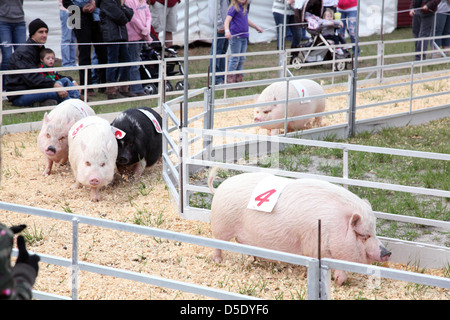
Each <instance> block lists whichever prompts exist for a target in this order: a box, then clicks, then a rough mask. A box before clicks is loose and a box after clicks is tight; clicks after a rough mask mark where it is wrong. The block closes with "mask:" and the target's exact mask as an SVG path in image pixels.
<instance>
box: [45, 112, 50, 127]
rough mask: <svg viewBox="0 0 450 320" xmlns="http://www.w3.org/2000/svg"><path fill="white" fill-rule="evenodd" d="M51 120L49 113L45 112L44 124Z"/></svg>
mask: <svg viewBox="0 0 450 320" xmlns="http://www.w3.org/2000/svg"><path fill="white" fill-rule="evenodd" d="M49 121H50V119H49V118H48V113H47V112H46V113H45V114H44V124H47V123H48V122H49Z"/></svg>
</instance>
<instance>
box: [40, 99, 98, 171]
mask: <svg viewBox="0 0 450 320" xmlns="http://www.w3.org/2000/svg"><path fill="white" fill-rule="evenodd" d="M92 115H95V112H94V110H92V108H91V107H90V106H89V105H88V104H87V103H85V102H84V101H81V100H79V99H68V100H65V101H63V102H61V103H60V104H59V105H58V106H57V107H56V108H55V109H53V110H52V111H50V113H48V114H47V113H45V114H44V119H43V123H42V128H41V131H40V133H39V135H38V138H37V145H38V149H39V150H40V151H41V152H42V153H43V154H44V155H45V157H46V159H47V166H46V168H45V170H44V172H43V173H42V174H43V175H44V176H47V175H49V174H50V173H51V170H52V166H53V163H54V162H56V163H60V164H65V163H66V162H67V160H68V158H69V146H68V142H67V135H68V132H69V129H70V127H71V126H72V125H73V124H74V123H75V122H77V121H78V120H80V119H82V118H85V117H88V116H92Z"/></svg>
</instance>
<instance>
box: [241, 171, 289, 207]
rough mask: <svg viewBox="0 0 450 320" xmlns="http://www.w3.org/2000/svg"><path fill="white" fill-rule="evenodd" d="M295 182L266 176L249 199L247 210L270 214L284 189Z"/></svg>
mask: <svg viewBox="0 0 450 320" xmlns="http://www.w3.org/2000/svg"><path fill="white" fill-rule="evenodd" d="M293 181H295V180H293V179H288V178H282V177H277V176H268V177H266V178H264V179H263V180H261V182H259V183H258V184H257V185H256V187H255V189H254V190H253V193H252V195H251V197H250V201H249V203H248V206H247V208H248V209H253V210H258V211H263V212H272V210H273V208H274V207H275V205H276V204H277V201H278V198H279V197H280V194H281V192H282V191H283V189H284V187H286V186H287V185H288V184H289V183H291V182H293Z"/></svg>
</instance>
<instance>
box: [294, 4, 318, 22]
mask: <svg viewBox="0 0 450 320" xmlns="http://www.w3.org/2000/svg"><path fill="white" fill-rule="evenodd" d="M292 9H293V10H294V16H295V22H297V23H304V22H305V13H306V12H309V13H311V14H313V15H315V16H318V17H321V16H322V11H323V4H322V0H295V2H294V3H293V5H292Z"/></svg>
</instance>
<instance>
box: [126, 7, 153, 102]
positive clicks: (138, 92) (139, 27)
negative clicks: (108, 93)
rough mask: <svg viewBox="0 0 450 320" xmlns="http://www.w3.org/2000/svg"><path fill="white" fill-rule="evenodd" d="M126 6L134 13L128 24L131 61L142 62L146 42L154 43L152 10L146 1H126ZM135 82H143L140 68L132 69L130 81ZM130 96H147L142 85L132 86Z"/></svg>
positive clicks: (134, 67)
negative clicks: (151, 29) (151, 33)
mask: <svg viewBox="0 0 450 320" xmlns="http://www.w3.org/2000/svg"><path fill="white" fill-rule="evenodd" d="M125 5H127V6H128V7H130V8H131V9H133V11H134V15H133V18H132V19H131V20H130V22H128V23H127V31H128V41H129V44H128V51H129V52H130V58H131V61H133V62H135V61H141V51H142V46H143V44H144V42H145V41H146V42H147V43H151V42H152V38H151V37H150V28H151V25H152V17H151V15H150V9H149V7H148V4H147V2H146V1H145V0H125ZM135 80H141V75H140V73H139V66H131V67H130V81H135ZM130 94H132V95H133V96H142V95H145V93H144V89H143V88H142V85H141V84H134V85H131V86H130Z"/></svg>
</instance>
